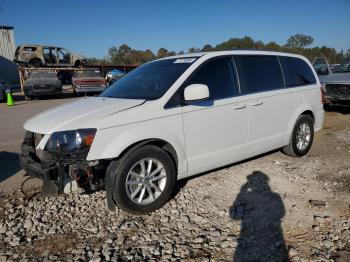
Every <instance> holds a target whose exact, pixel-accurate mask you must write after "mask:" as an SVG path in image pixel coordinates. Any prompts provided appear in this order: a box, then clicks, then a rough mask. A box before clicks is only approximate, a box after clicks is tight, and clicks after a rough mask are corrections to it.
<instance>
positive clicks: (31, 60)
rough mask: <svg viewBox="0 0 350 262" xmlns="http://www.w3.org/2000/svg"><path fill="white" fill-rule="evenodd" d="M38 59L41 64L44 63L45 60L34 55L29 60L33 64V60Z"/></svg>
mask: <svg viewBox="0 0 350 262" xmlns="http://www.w3.org/2000/svg"><path fill="white" fill-rule="evenodd" d="M35 61H38V62H39V63H40V64H43V61H42V60H41V59H40V58H39V57H33V58H31V59H30V60H29V64H32V63H33V62H35Z"/></svg>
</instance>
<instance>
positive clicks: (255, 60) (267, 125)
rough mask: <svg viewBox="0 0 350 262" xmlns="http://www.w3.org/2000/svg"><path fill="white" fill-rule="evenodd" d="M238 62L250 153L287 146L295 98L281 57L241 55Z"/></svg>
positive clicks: (248, 151)
mask: <svg viewBox="0 0 350 262" xmlns="http://www.w3.org/2000/svg"><path fill="white" fill-rule="evenodd" d="M235 62H236V65H237V68H238V73H239V80H240V84H241V90H242V94H243V97H244V101H245V104H246V105H247V109H248V118H249V124H248V141H247V153H248V154H249V155H256V154H259V153H263V152H266V151H269V150H272V149H276V148H278V147H281V146H283V141H284V138H285V136H286V135H288V123H289V120H290V118H291V116H292V112H293V107H294V98H293V95H292V94H291V93H290V92H289V90H288V89H286V88H285V83H284V77H283V74H282V68H281V65H280V63H279V60H278V58H277V57H276V56H270V55H239V56H235ZM243 97H242V98H243Z"/></svg>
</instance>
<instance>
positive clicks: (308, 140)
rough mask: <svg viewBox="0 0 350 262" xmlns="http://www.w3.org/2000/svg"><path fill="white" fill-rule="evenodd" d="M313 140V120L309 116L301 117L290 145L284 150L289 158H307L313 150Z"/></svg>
mask: <svg viewBox="0 0 350 262" xmlns="http://www.w3.org/2000/svg"><path fill="white" fill-rule="evenodd" d="M313 139H314V123H313V119H312V117H311V116H309V115H301V116H300V117H299V118H298V120H297V122H296V123H295V126H294V128H293V132H292V135H291V138H290V140H289V145H287V146H285V147H284V148H283V152H284V153H285V154H287V155H289V156H297V157H301V156H305V155H306V154H307V153H308V152H309V150H310V148H311V145H312V142H313Z"/></svg>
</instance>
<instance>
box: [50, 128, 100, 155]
mask: <svg viewBox="0 0 350 262" xmlns="http://www.w3.org/2000/svg"><path fill="white" fill-rule="evenodd" d="M95 134H96V129H94V128H89V129H78V130H69V131H61V132H55V133H53V134H52V135H51V136H50V138H49V141H47V144H46V149H47V150H48V151H50V152H54V153H76V152H81V151H86V152H87V151H88V150H89V148H90V146H91V145H92V142H93V141H94V137H95Z"/></svg>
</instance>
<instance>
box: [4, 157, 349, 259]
mask: <svg viewBox="0 0 350 262" xmlns="http://www.w3.org/2000/svg"><path fill="white" fill-rule="evenodd" d="M271 157H272V156H269V157H268V158H267V159H269V158H271ZM267 159H266V158H265V159H260V160H257V161H256V162H254V163H252V162H248V163H244V164H241V165H239V166H235V167H231V168H228V169H223V170H221V171H217V172H214V173H211V174H209V175H206V176H201V177H199V178H195V179H193V180H190V181H189V182H188V183H187V184H186V185H185V186H184V187H182V188H181V189H180V191H179V192H178V193H177V195H176V196H175V197H174V198H173V199H172V200H171V201H170V202H169V203H167V204H166V205H165V206H164V207H163V208H161V209H160V210H158V211H156V212H154V213H152V214H151V215H146V216H130V215H128V214H125V213H123V212H122V211H120V210H118V209H117V211H116V212H110V211H109V210H108V209H107V208H106V203H105V192H103V191H99V192H95V193H93V194H84V193H83V192H76V193H74V194H70V195H61V196H59V197H57V198H47V199H40V198H36V197H34V198H33V199H31V200H25V199H23V198H21V195H20V194H19V193H17V194H16V197H12V198H11V197H10V198H9V197H5V196H2V197H3V203H2V211H3V212H5V213H4V214H3V216H2V219H1V220H0V239H1V242H2V244H0V261H2V260H4V261H6V260H22V261H26V260H27V261H34V260H43V261H55V260H64V261H76V260H78V261H144V260H150V261H159V260H162V261H178V260H191V261H211V260H213V261H220V260H222V261H232V259H233V258H236V260H237V261H244V260H245V259H242V260H240V259H239V258H237V254H240V253H239V252H237V250H238V249H240V250H242V248H243V250H249V252H250V251H252V253H253V255H250V257H249V258H251V259H252V260H255V261H256V260H259V261H283V259H282V257H283V256H282V255H281V256H280V253H278V252H279V251H278V250H282V249H281V246H286V252H287V255H288V256H289V259H290V260H292V261H330V260H332V259H335V258H336V257H337V256H341V254H343V255H342V256H345V255H346V254H347V253H346V245H348V244H349V241H350V221H349V218H348V216H338V217H337V216H328V215H325V214H328V213H327V212H328V211H327V212H323V211H326V209H327V208H328V207H327V206H321V207H314V206H311V205H310V203H309V201H308V200H307V199H303V200H302V202H304V204H305V208H307V210H308V212H307V214H306V215H305V219H304V218H303V217H301V215H300V214H299V213H298V211H297V210H298V208H302V205H301V204H300V202H299V201H298V200H297V199H294V196H293V195H292V194H291V193H286V192H285V195H283V194H282V193H280V195H282V198H281V199H284V203H285V209H286V212H287V213H288V214H289V215H288V219H287V218H285V219H284V220H283V225H284V233H285V235H284V239H282V240H279V239H278V238H276V239H273V244H272V245H269V246H266V245H262V244H261V243H263V242H264V241H267V238H271V237H272V236H273V235H274V234H275V232H274V231H273V230H274V228H275V227H274V225H272V224H271V221H273V217H274V216H275V215H274V214H277V213H278V212H280V211H278V210H265V209H261V210H262V211H261V212H262V213H259V216H260V215H261V219H260V220H261V221H254V219H252V220H251V221H250V220H248V222H245V223H247V225H248V227H251V228H254V227H256V225H257V224H263V225H266V228H267V229H271V230H270V231H267V232H268V234H267V235H266V234H265V233H262V234H261V236H262V237H260V235H259V236H258V237H255V238H254V237H253V236H252V237H247V238H245V239H242V237H240V233H241V234H243V233H242V232H243V231H241V230H243V229H241V223H240V221H239V220H236V218H235V219H232V218H233V216H234V215H232V214H231V212H233V211H232V210H233V207H232V206H231V205H233V204H232V203H235V202H237V201H238V200H237V199H238V198H239V194H238V193H239V192H242V190H243V188H244V182H245V180H246V179H247V178H246V176H245V175H244V174H245V173H246V172H247V170H252V169H254V168H255V167H256V165H259V166H260V167H261V168H262V169H265V173H268V172H267V171H268V170H269V173H270V174H273V172H272V170H274V172H275V173H276V174H277V173H279V174H280V176H279V177H277V176H276V177H275V178H276V179H284V180H285V181H286V183H287V182H289V180H292V181H293V183H294V184H295V183H298V185H300V187H303V186H306V187H314V186H315V185H314V183H313V182H312V179H310V176H309V177H306V176H305V177H304V175H303V174H302V173H300V170H301V168H300V167H296V166H294V165H291V164H290V162H289V159H288V158H283V159H282V160H279V161H278V163H276V161H275V160H271V161H268V162H266V160H267ZM302 161H304V165H303V167H302V169H303V170H304V171H305V170H308V169H311V167H314V168H315V161H314V160H312V159H304V160H302ZM305 161H306V162H307V163H305ZM294 163H295V162H294ZM316 164H318V163H316ZM290 170H294V171H293V172H290ZM287 171H288V172H287ZM233 173H237V177H236V179H234V177H233V179H232V175H233ZM241 173H242V175H239V174H241ZM253 173H254V172H253ZM284 174H285V175H284ZM297 174H299V175H297ZM271 177H274V176H273V175H270V178H271ZM311 178H312V176H311ZM241 180H242V181H243V183H242V182H241ZM214 181H215V182H214ZM228 181H229V182H228ZM258 182H259V181H258ZM260 182H261V181H260ZM260 182H259V190H260V192H259V194H260V193H261V194H263V195H265V196H267V197H268V201H271V202H273V201H274V198H276V195H271V196H270V195H269V192H271V190H272V191H273V190H274V189H275V182H273V181H271V182H270V184H271V188H270V187H267V188H265V189H266V190H265V189H264V185H263V184H261V183H260ZM277 182H278V181H277ZM321 184H322V183H321ZM316 185H318V184H317V183H316ZM287 187H288V185H287ZM321 187H323V189H321V191H322V192H325V193H326V194H328V191H327V190H326V189H330V190H332V184H331V183H330V184H329V187H326V188H324V185H321ZM230 188H231V189H232V192H229V189H230ZM281 189H284V188H283V187H282V188H281ZM248 191H249V190H248ZM286 191H287V192H288V190H286ZM225 192H228V193H225ZM296 194H298V193H297V192H296ZM330 195H332V196H333V197H332V198H328V199H327V201H326V202H327V203H328V202H329V203H330V204H328V206H332V204H331V203H332V199H335V198H337V197H339V196H337V193H335V192H333V193H332V194H330ZM232 196H233V197H232ZM261 196H262V195H259V199H261ZM232 200H234V201H232ZM239 201H241V202H242V201H243V203H240V204H239V205H237V204H235V205H237V206H236V209H235V211H234V212H236V216H240V217H242V214H244V213H245V212H250V211H251V210H250V211H249V210H248V211H247V209H252V208H251V207H249V205H248V204H247V203H244V201H245V200H242V199H241V200H239ZM241 204H243V205H245V208H242V206H241ZM247 205H248V206H247ZM261 205H263V202H261ZM293 206H294V207H293ZM289 207H291V208H290V209H291V210H289ZM253 209H259V207H255V208H253ZM323 209H324V210H323ZM237 210H238V211H237ZM295 210H296V211H295ZM327 210H328V209H327ZM0 211H1V210H0ZM253 212H255V211H254V210H253ZM276 212H277V213H276ZM250 214H251V215H252V214H253V213H250ZM266 214H268V215H267V216H266ZM252 216H253V215H252ZM296 218H298V219H299V220H300V221H298V224H297V227H298V226H299V227H302V229H303V230H302V231H303V232H306V231H311V234H312V237H310V235H309V234H306V235H305V234H304V238H303V237H301V238H300V237H299V236H297V237H296V236H295V235H297V231H300V230H299V229H295V227H296V226H295V225H294V224H293V223H295V222H296V221H295V220H296ZM307 218H310V221H311V222H310V223H311V224H308V222H307ZM241 219H243V218H241ZM304 229H306V230H304ZM290 235H293V237H290ZM310 238H311V239H310ZM283 241H284V242H285V243H283ZM310 241H311V242H310ZM1 242H0V243H1ZM303 242H304V243H307V245H305V244H303ZM303 246H304V248H305V247H307V250H305V249H304V250H302V248H303ZM339 251H342V252H343V253H341V252H339ZM247 252H248V251H247ZM344 252H345V253H344ZM344 254H345V255H344ZM305 259H307V260H305Z"/></svg>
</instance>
